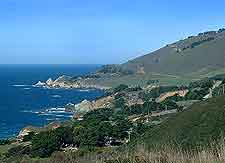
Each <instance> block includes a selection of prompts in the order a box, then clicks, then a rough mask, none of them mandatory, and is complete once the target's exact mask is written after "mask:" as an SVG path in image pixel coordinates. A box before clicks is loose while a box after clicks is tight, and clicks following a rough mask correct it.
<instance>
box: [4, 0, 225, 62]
mask: <svg viewBox="0 0 225 163" xmlns="http://www.w3.org/2000/svg"><path fill="white" fill-rule="evenodd" d="M222 27H225V1H224V0H213V1H212V0H188V1H181V0H4V1H3V0H2V1H0V64H2V63H5V64H34V63H35V64H99V63H100V64H106V63H123V62H125V61H127V60H128V59H132V58H135V57H136V56H140V55H143V54H145V53H148V52H151V51H154V50H156V49H158V48H160V47H162V46H163V45H165V44H167V43H171V42H173V41H176V40H179V39H183V38H185V37H187V36H189V35H193V34H197V33H199V32H203V31H206V30H214V29H219V28H222Z"/></svg>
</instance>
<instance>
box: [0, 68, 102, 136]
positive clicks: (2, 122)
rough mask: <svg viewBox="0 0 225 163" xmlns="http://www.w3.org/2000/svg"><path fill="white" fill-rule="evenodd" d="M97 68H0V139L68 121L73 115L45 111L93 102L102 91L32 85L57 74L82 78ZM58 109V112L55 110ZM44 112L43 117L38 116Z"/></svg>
mask: <svg viewBox="0 0 225 163" xmlns="http://www.w3.org/2000/svg"><path fill="white" fill-rule="evenodd" d="M98 67H99V66H98V65H0V139H3V138H8V137H12V136H15V135H17V134H18V132H19V131H20V130H21V129H22V128H23V127H25V126H28V125H33V126H43V125H46V124H48V123H50V122H52V121H55V120H57V121H63V120H66V119H70V118H71V116H72V114H71V113H65V112H62V111H60V110H59V111H56V112H55V111H52V112H51V113H48V114H45V113H44V111H45V110H46V109H51V108H63V107H64V106H65V105H66V104H67V103H70V102H72V103H79V102H81V101H82V100H84V99H87V100H93V99H95V98H97V97H99V96H101V95H103V94H104V92H102V91H100V90H89V91H83V90H79V89H71V90H68V89H44V88H35V87H33V86H32V85H33V84H35V83H36V82H37V81H39V80H40V81H46V80H47V79H48V78H50V77H51V78H53V79H54V78H57V77H58V76H60V75H70V76H74V75H82V74H86V73H89V72H91V71H95V70H96V69H97V68H98ZM57 110H58V109H57ZM41 113H43V114H41Z"/></svg>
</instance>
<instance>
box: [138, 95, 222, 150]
mask: <svg viewBox="0 0 225 163" xmlns="http://www.w3.org/2000/svg"><path fill="white" fill-rule="evenodd" d="M224 99H225V96H220V97H216V98H212V99H209V100H207V101H203V102H200V103H197V104H194V105H193V106H192V107H191V108H189V109H187V110H185V111H183V112H181V113H178V115H177V116H175V117H173V118H171V119H169V120H168V121H165V122H163V123H162V124H161V125H160V126H157V127H155V128H153V129H150V130H149V131H148V132H147V133H146V134H145V137H144V138H143V139H142V140H143V142H145V143H146V144H148V145H149V146H150V147H151V146H155V145H160V144H161V145H163V144H170V143H171V144H177V145H179V146H181V147H184V148H191V149H193V148H196V149H197V148H200V147H202V146H207V145H209V144H212V143H214V142H217V141H220V140H221V139H224V132H225V110H224V106H225V100H224Z"/></svg>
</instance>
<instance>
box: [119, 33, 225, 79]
mask: <svg viewBox="0 0 225 163" xmlns="http://www.w3.org/2000/svg"><path fill="white" fill-rule="evenodd" d="M224 43H225V31H223V30H220V31H217V32H216V31H211V32H205V33H200V34H199V35H198V36H192V37H189V38H187V39H185V40H181V41H178V42H176V43H173V44H170V45H167V46H165V47H163V48H161V49H159V50H157V51H155V52H153V53H150V54H147V55H144V56H142V57H139V58H136V59H134V60H131V61H129V62H127V63H125V64H123V65H122V66H123V67H124V68H127V69H129V70H133V71H135V72H138V71H140V69H142V70H144V72H145V73H160V74H171V75H179V76H186V75H191V76H199V75H204V74H208V73H210V72H212V71H218V70H221V68H222V69H223V68H224V66H225V65H224V63H225V46H224Z"/></svg>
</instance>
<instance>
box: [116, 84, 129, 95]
mask: <svg viewBox="0 0 225 163" xmlns="http://www.w3.org/2000/svg"><path fill="white" fill-rule="evenodd" d="M128 88H129V87H128V85H125V84H120V85H119V86H118V87H116V88H114V90H113V91H114V93H116V92H121V91H125V90H126V89H128Z"/></svg>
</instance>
